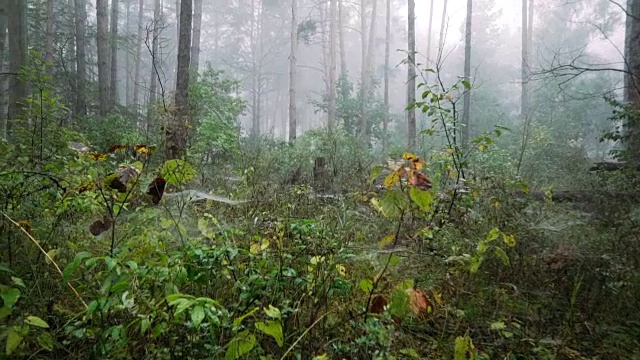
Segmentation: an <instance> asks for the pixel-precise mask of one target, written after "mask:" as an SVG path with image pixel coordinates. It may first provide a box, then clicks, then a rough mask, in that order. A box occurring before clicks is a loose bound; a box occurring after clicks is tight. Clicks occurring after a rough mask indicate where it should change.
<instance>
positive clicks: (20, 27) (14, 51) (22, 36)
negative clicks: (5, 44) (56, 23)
mask: <svg viewBox="0 0 640 360" xmlns="http://www.w3.org/2000/svg"><path fill="white" fill-rule="evenodd" d="M7 5H8V14H9V21H8V30H9V72H11V73H12V74H11V76H10V82H9V109H8V121H16V120H17V119H18V118H19V117H20V115H21V112H22V109H23V106H22V105H21V104H20V101H22V99H24V98H26V97H27V95H28V94H27V84H26V83H24V82H22V81H19V80H18V76H17V75H15V74H18V73H19V72H20V69H22V67H23V66H26V65H27V51H28V44H27V2H26V1H23V0H8V4H7ZM7 127H8V133H9V134H10V133H11V129H12V127H13V124H11V123H7Z"/></svg>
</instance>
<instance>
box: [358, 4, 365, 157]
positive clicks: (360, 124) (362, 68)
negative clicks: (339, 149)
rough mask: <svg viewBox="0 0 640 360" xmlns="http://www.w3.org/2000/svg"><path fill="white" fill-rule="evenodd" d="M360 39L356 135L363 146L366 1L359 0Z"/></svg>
mask: <svg viewBox="0 0 640 360" xmlns="http://www.w3.org/2000/svg"><path fill="white" fill-rule="evenodd" d="M360 37H361V43H362V48H361V57H362V59H361V62H360V119H359V122H358V135H359V137H360V140H361V141H362V145H363V146H364V144H365V141H366V134H367V114H366V107H367V106H366V99H365V98H366V96H367V89H366V88H365V87H366V83H367V80H366V79H367V10H366V1H365V0H360Z"/></svg>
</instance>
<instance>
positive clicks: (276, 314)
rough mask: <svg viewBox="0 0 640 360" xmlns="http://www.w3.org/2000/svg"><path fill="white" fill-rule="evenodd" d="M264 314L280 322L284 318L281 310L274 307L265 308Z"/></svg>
mask: <svg viewBox="0 0 640 360" xmlns="http://www.w3.org/2000/svg"><path fill="white" fill-rule="evenodd" d="M264 312H265V314H267V316H268V317H270V318H272V319H278V320H280V319H281V318H282V315H281V314H280V309H278V308H277V307H275V306H273V305H269V308H264Z"/></svg>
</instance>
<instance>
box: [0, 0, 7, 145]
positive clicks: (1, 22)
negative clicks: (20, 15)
mask: <svg viewBox="0 0 640 360" xmlns="http://www.w3.org/2000/svg"><path fill="white" fill-rule="evenodd" d="M8 21H9V19H8V17H7V9H6V8H0V72H7V70H8V69H7V66H6V64H5V61H4V56H5V54H6V53H7V51H6V46H7V23H8ZM7 78H8V76H6V75H0V136H1V138H2V139H7V124H8V121H7V94H8V91H7V88H6V85H7Z"/></svg>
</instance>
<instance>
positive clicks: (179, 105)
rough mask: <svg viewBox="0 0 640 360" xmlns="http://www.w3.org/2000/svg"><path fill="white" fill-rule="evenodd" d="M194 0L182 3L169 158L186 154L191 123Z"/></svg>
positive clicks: (168, 133) (169, 132)
mask: <svg viewBox="0 0 640 360" xmlns="http://www.w3.org/2000/svg"><path fill="white" fill-rule="evenodd" d="M192 11H193V3H192V0H182V1H181V3H180V38H179V39H178V69H177V76H176V100H175V105H176V116H175V117H174V119H173V121H172V122H171V123H170V124H169V130H168V132H167V141H166V143H167V159H179V158H182V157H184V156H185V155H186V150H187V128H188V125H189V66H190V64H191V29H192V28H191V26H192V19H193V13H192Z"/></svg>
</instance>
